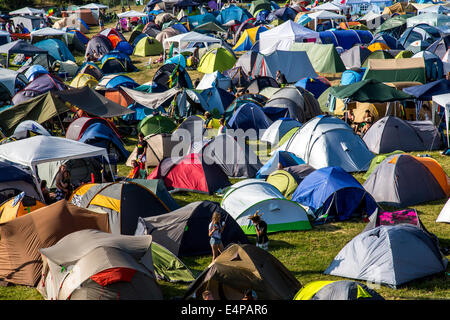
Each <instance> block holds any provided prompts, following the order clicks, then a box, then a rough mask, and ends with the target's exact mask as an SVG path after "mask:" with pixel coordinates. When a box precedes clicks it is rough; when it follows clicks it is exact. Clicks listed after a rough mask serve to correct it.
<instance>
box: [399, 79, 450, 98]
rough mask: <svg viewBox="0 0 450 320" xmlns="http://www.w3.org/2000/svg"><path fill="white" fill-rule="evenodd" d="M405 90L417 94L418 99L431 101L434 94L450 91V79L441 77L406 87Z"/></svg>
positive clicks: (413, 94)
mask: <svg viewBox="0 0 450 320" xmlns="http://www.w3.org/2000/svg"><path fill="white" fill-rule="evenodd" d="M403 91H404V92H406V93H407V94H410V95H412V96H415V97H416V99H418V100H424V101H430V100H431V99H432V98H433V96H437V95H440V94H445V93H449V92H450V80H447V79H441V80H437V81H433V82H429V83H426V84H422V85H418V86H413V87H408V88H404V89H403Z"/></svg>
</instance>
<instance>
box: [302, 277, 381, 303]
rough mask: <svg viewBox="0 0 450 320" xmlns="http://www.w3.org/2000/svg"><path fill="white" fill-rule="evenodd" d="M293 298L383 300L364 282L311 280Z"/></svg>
mask: <svg viewBox="0 0 450 320" xmlns="http://www.w3.org/2000/svg"><path fill="white" fill-rule="evenodd" d="M294 300H384V299H383V297H382V296H380V295H379V294H378V292H376V291H375V290H373V289H371V288H369V287H368V286H366V285H365V284H362V283H359V282H356V281H350V280H338V281H313V282H310V283H308V284H307V285H305V286H304V287H303V288H302V289H300V291H299V292H297V294H296V295H295V297H294Z"/></svg>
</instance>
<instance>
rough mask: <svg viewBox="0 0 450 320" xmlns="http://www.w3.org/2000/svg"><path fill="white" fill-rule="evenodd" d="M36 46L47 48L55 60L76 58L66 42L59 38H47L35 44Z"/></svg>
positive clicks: (72, 59) (73, 59)
mask: <svg viewBox="0 0 450 320" xmlns="http://www.w3.org/2000/svg"><path fill="white" fill-rule="evenodd" d="M34 45H35V46H36V47H38V48H41V49H43V50H47V51H48V54H49V55H51V56H52V57H53V58H55V60H59V61H68V60H70V61H73V62H75V58H74V57H73V55H72V53H71V52H70V50H69V48H67V46H66V44H65V43H64V42H62V41H61V40H59V39H47V40H42V41H39V42H37V43H35V44H34Z"/></svg>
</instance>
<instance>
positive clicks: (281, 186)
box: [266, 170, 298, 199]
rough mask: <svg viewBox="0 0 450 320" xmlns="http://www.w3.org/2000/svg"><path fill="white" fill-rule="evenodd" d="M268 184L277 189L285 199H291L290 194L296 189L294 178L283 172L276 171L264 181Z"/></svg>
mask: <svg viewBox="0 0 450 320" xmlns="http://www.w3.org/2000/svg"><path fill="white" fill-rule="evenodd" d="M266 181H267V182H268V183H270V184H271V185H273V186H274V187H275V188H277V189H278V190H279V191H280V192H281V194H282V195H283V196H284V197H286V199H291V197H292V194H293V193H294V191H295V189H297V187H298V183H297V181H296V180H295V178H294V177H293V176H292V175H291V174H290V173H289V172H287V171H285V170H276V171H274V172H272V173H271V174H270V175H269V176H268V177H267V179H266Z"/></svg>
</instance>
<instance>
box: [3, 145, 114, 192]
mask: <svg viewBox="0 0 450 320" xmlns="http://www.w3.org/2000/svg"><path fill="white" fill-rule="evenodd" d="M96 156H102V157H104V158H105V159H106V161H107V162H108V163H109V158H108V153H107V151H106V149H104V148H99V147H95V146H91V145H88V144H85V143H82V142H78V141H74V140H70V139H66V138H59V137H52V136H34V137H31V138H27V139H22V140H18V141H14V142H10V143H7V144H4V145H0V159H4V160H6V161H10V162H13V163H18V164H21V165H23V166H27V167H29V168H30V169H31V171H32V174H33V177H34V179H35V181H36V187H37V188H38V190H40V183H39V182H38V181H39V180H38V170H37V166H38V165H39V164H43V163H48V162H55V161H62V160H72V159H83V158H90V157H96ZM111 172H112V170H111ZM41 196H42V194H41ZM42 198H43V196H42Z"/></svg>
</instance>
